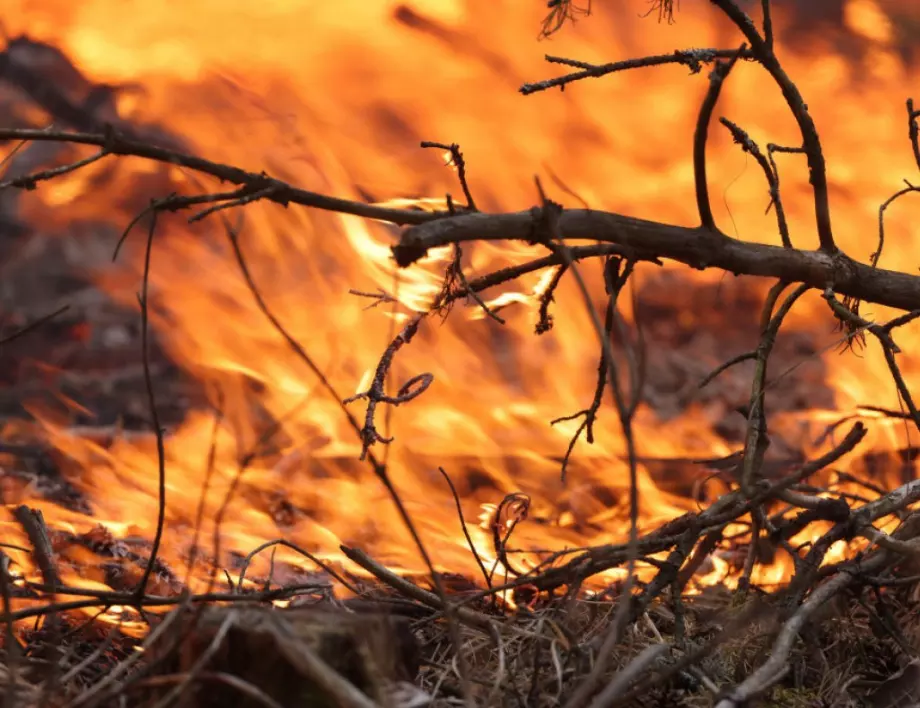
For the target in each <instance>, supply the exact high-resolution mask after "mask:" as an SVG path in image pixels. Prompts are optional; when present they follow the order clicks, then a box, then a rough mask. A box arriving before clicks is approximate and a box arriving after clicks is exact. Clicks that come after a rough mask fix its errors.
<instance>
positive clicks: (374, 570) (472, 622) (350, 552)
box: [339, 546, 495, 632]
mask: <svg viewBox="0 0 920 708" xmlns="http://www.w3.org/2000/svg"><path fill="white" fill-rule="evenodd" d="M339 548H340V549H341V550H342V553H344V554H345V555H346V556H347V557H348V559H349V560H351V561H352V562H353V563H357V564H358V565H360V566H361V567H362V568H364V569H365V570H366V571H368V572H369V573H371V574H372V575H373V576H374V577H375V578H377V579H378V580H379V581H381V582H383V583H386V584H387V585H389V586H390V587H392V588H393V589H395V590H398V591H399V592H401V593H403V594H404V595H406V596H407V597H411V598H412V599H413V600H417V601H418V602H421V603H422V604H423V605H427V606H428V607H430V608H431V609H433V610H438V611H439V612H445V611H446V608H445V607H444V603H442V602H441V598H439V597H438V596H437V595H435V594H434V593H433V592H428V591H427V590H425V589H424V588H420V587H419V586H418V585H416V584H415V583H413V582H411V581H409V580H406V579H405V578H401V577H400V576H398V575H396V573H394V572H392V571H390V570H387V569H386V568H384V567H383V566H382V565H380V564H379V563H377V561H375V560H373V559H372V558H371V557H370V556H368V555H367V554H366V553H365V552H364V551H362V550H360V549H358V548H349V547H348V546H339ZM454 611H455V613H456V617H457V619H459V620H460V621H461V622H463V623H464V624H467V625H469V626H471V627H475V628H476V629H481V630H483V631H485V632H489V631H490V628H491V627H492V626H493V625H494V624H495V621H494V620H493V619H492V618H491V617H489V616H488V615H484V614H482V613H480V612H476V611H475V610H471V609H469V608H468V607H455V608H454Z"/></svg>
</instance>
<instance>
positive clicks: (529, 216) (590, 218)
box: [393, 208, 920, 310]
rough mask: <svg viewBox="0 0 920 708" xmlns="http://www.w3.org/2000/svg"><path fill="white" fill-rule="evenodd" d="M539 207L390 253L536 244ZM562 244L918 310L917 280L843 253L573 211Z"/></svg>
mask: <svg viewBox="0 0 920 708" xmlns="http://www.w3.org/2000/svg"><path fill="white" fill-rule="evenodd" d="M539 211H540V210H539V208H534V209H531V210H529V211H520V212H515V213H510V214H464V215H460V216H456V217H451V218H448V219H439V220H436V221H432V222H430V223H427V224H423V225H418V226H414V227H411V228H409V229H406V231H404V232H403V234H402V238H401V239H400V241H399V243H398V244H397V245H396V246H394V247H393V253H394V255H395V257H396V262H397V263H398V264H399V265H400V266H403V267H406V266H409V265H411V264H412V263H414V262H415V261H417V260H419V259H420V258H422V257H423V256H424V255H425V254H426V253H427V252H428V250H429V249H431V248H436V247H438V246H444V245H447V244H451V243H460V242H465V241H475V240H479V241H502V240H512V241H526V242H531V243H533V242H535V239H536V242H538V241H539V239H537V238H536V234H537V231H536V230H535V228H534V224H535V223H536V221H538V220H539ZM559 230H560V233H561V235H562V237H563V238H564V239H567V240H572V239H585V240H592V241H600V242H603V243H609V244H616V245H618V246H620V247H623V248H624V249H625V250H627V251H632V252H634V253H635V254H636V256H637V257H639V258H651V257H658V258H667V259H670V260H674V261H678V262H680V263H684V264H686V265H689V266H691V267H693V268H697V269H699V270H704V269H706V268H721V269H722V270H726V271H729V272H731V273H734V274H735V275H756V276H766V277H772V278H778V279H782V280H787V281H789V282H791V283H805V284H807V285H810V286H812V287H814V288H818V289H819V290H821V291H822V292H823V291H824V289H825V288H826V287H827V286H828V284H829V283H833V289H834V292H837V293H840V294H842V295H847V296H849V297H854V298H857V299H859V300H864V301H867V302H874V303H877V304H880V305H887V306H889V307H895V308H898V309H901V310H914V309H918V308H920V276H915V275H909V274H907V273H900V272H897V271H891V270H883V269H881V268H872V267H871V266H868V265H865V264H863V263H858V262H856V261H854V260H852V259H851V258H849V257H848V256H846V255H844V254H842V253H836V254H833V255H831V254H828V253H826V252H822V251H805V250H793V249H788V248H781V247H778V246H768V245H762V244H756V243H745V242H743V241H739V240H738V239H734V238H731V237H729V236H727V235H723V234H717V233H716V232H713V231H711V230H707V229H703V228H690V227H685V226H675V225H672V224H662V223H659V222H655V221H648V220H645V219H637V218H634V217H630V216H624V215H622V214H613V213H610V212H603V211H593V210H588V209H571V210H568V211H565V212H563V213H562V214H561V216H560V217H559Z"/></svg>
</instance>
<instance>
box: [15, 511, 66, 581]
mask: <svg viewBox="0 0 920 708" xmlns="http://www.w3.org/2000/svg"><path fill="white" fill-rule="evenodd" d="M13 516H15V517H16V520H17V521H18V522H19V524H20V525H21V526H22V528H23V530H24V531H25V532H26V536H28V537H29V541H30V542H31V543H32V557H33V558H34V559H35V565H37V566H38V568H39V570H40V571H41V574H42V579H43V580H44V582H45V584H46V585H48V586H50V587H52V588H55V587H58V586H60V585H63V583H62V582H61V575H60V573H58V569H57V562H56V561H55V554H54V548H53V547H52V545H51V537H50V536H49V535H48V527H47V526H46V525H45V518H44V516H43V515H42V512H41V511H40V510H39V509H31V508H29V507H27V506H22V505H20V506H17V507H16V508H15V509H13Z"/></svg>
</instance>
